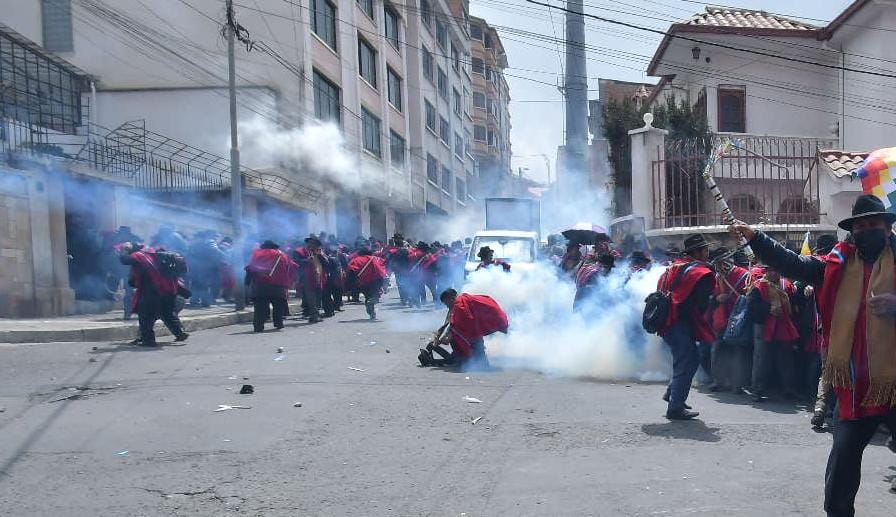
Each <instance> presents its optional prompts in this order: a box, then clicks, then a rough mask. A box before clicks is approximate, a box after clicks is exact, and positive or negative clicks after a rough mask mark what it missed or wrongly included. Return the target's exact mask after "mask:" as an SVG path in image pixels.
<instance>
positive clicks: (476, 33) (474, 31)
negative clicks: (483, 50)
mask: <svg viewBox="0 0 896 517" xmlns="http://www.w3.org/2000/svg"><path fill="white" fill-rule="evenodd" d="M470 37H471V38H473V39H475V40H479V41H482V26H481V25H476V24H470Z"/></svg>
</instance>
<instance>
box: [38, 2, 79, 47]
mask: <svg viewBox="0 0 896 517" xmlns="http://www.w3.org/2000/svg"><path fill="white" fill-rule="evenodd" d="M41 22H42V25H43V36H44V48H45V49H47V50H50V51H53V52H71V51H72V50H74V49H75V47H74V43H73V42H72V1H71V0H43V1H42V2H41Z"/></svg>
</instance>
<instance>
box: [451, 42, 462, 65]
mask: <svg viewBox="0 0 896 517" xmlns="http://www.w3.org/2000/svg"><path fill="white" fill-rule="evenodd" d="M451 66H453V67H454V70H455V71H457V72H459V71H460V51H458V50H457V43H453V44H452V45H451Z"/></svg>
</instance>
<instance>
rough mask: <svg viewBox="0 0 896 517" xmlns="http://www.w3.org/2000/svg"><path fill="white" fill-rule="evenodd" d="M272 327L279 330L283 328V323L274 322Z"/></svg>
mask: <svg viewBox="0 0 896 517" xmlns="http://www.w3.org/2000/svg"><path fill="white" fill-rule="evenodd" d="M274 328H275V329H277V330H280V329H282V328H283V323H274Z"/></svg>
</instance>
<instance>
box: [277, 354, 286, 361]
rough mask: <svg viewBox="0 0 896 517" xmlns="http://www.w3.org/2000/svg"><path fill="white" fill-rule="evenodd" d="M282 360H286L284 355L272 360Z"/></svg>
mask: <svg viewBox="0 0 896 517" xmlns="http://www.w3.org/2000/svg"><path fill="white" fill-rule="evenodd" d="M284 359H286V356H285V355H278V356H277V357H275V358H274V360H275V361H282V360H284Z"/></svg>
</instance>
